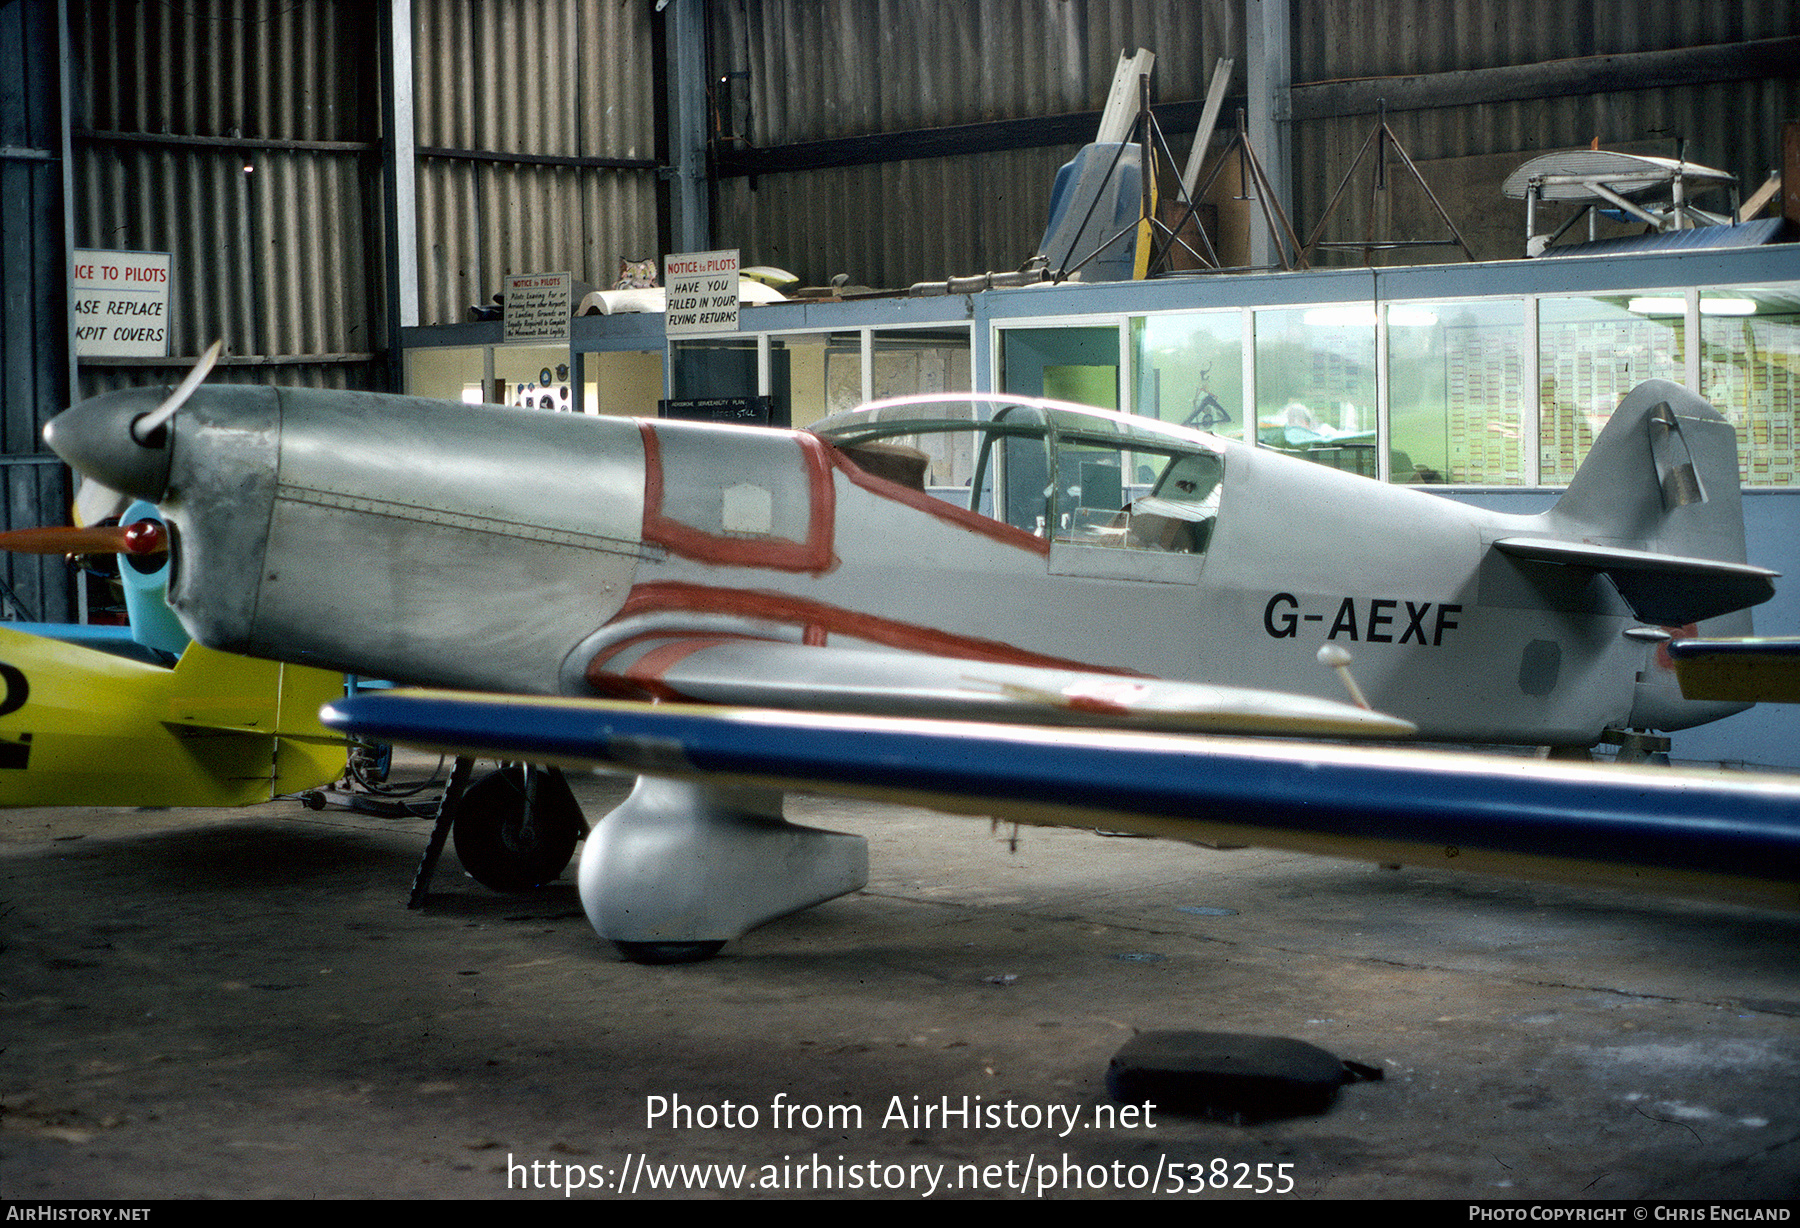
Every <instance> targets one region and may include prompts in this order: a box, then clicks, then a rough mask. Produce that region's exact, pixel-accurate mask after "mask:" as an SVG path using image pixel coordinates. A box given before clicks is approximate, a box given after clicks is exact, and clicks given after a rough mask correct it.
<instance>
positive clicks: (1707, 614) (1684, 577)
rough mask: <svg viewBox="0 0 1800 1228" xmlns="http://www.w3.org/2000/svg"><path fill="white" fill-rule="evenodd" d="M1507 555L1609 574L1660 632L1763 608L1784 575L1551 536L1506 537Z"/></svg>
mask: <svg viewBox="0 0 1800 1228" xmlns="http://www.w3.org/2000/svg"><path fill="white" fill-rule="evenodd" d="M1494 548H1495V549H1496V550H1498V551H1500V552H1501V553H1502V554H1509V555H1511V556H1512V557H1514V558H1520V559H1533V560H1535V561H1537V562H1540V563H1559V564H1562V565H1563V566H1566V567H1580V568H1585V569H1587V570H1589V571H1597V572H1601V573H1603V574H1604V575H1605V576H1606V577H1607V579H1609V580H1611V581H1612V582H1613V586H1614V587H1615V588H1617V589H1618V590H1619V596H1621V597H1623V598H1624V599H1625V604H1627V605H1629V606H1630V607H1631V610H1632V613H1634V614H1636V615H1637V616H1638V617H1639V618H1641V619H1643V620H1644V621H1645V622H1647V623H1654V624H1655V625H1657V626H1659V627H1684V626H1686V625H1687V624H1688V623H1697V622H1699V621H1700V620H1701V619H1705V618H1716V617H1718V616H1719V615H1721V614H1729V613H1731V612H1732V611H1733V610H1743V609H1747V608H1749V607H1750V606H1753V605H1760V604H1761V603H1762V602H1765V601H1767V600H1768V599H1769V598H1771V597H1773V596H1774V595H1775V579H1776V577H1777V576H1779V575H1780V574H1781V573H1780V572H1778V571H1770V570H1768V569H1767V568H1764V567H1752V566H1750V565H1749V564H1748V563H1727V562H1722V561H1720V560H1718V559H1694V558H1682V557H1679V556H1677V555H1672V554H1657V553H1655V552H1654V551H1649V550H1628V549H1625V548H1624V547H1622V546H1595V545H1590V544H1589V543H1587V542H1571V541H1560V540H1557V539H1555V538H1548V537H1503V538H1501V539H1500V540H1499V541H1496V542H1495V543H1494Z"/></svg>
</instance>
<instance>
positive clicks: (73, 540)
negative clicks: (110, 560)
mask: <svg viewBox="0 0 1800 1228" xmlns="http://www.w3.org/2000/svg"><path fill="white" fill-rule="evenodd" d="M168 548H169V535H168V532H167V531H166V530H164V528H163V527H162V525H161V524H160V523H158V522H157V521H154V520H140V521H138V522H137V523H136V524H115V525H101V526H99V527H97V528H89V529H76V528H70V527H68V526H66V525H65V526H60V527H51V528H47V529H12V530H10V531H8V532H5V533H0V550H9V551H12V552H13V553H14V554H160V553H162V552H163V551H165V550H167V549H168Z"/></svg>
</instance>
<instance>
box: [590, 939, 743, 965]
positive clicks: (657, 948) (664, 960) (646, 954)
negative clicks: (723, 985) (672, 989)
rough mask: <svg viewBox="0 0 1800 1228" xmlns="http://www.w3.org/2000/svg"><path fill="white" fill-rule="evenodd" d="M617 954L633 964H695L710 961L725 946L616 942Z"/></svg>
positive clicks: (691, 943) (695, 943)
mask: <svg viewBox="0 0 1800 1228" xmlns="http://www.w3.org/2000/svg"><path fill="white" fill-rule="evenodd" d="M613 946H615V947H617V948H618V949H619V954H620V955H623V956H624V957H625V958H626V959H628V960H630V961H631V962H632V963H634V964H695V963H699V962H700V961H701V960H703V959H711V958H712V957H713V956H715V955H717V954H718V953H719V952H720V950H722V949H723V948H724V946H725V943H724V941H723V940H720V941H717V942H617V941H615V942H614V943H613Z"/></svg>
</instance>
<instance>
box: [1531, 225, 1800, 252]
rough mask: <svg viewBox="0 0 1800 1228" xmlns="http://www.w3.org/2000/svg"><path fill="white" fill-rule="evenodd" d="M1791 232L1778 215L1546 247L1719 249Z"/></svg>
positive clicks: (1750, 244)
mask: <svg viewBox="0 0 1800 1228" xmlns="http://www.w3.org/2000/svg"><path fill="white" fill-rule="evenodd" d="M1787 237H1791V236H1788V235H1787V222H1786V221H1785V220H1784V219H1782V218H1778V217H1767V218H1759V219H1758V220H1756V221H1753V222H1745V223H1744V224H1743V225H1741V226H1694V227H1690V228H1689V229H1687V230H1665V231H1662V232H1660V233H1658V234H1647V235H1630V236H1627V237H1624V238H1618V239H1599V240H1596V241H1595V242H1593V243H1567V244H1562V245H1559V246H1557V247H1552V248H1550V249H1548V250H1547V251H1545V253H1544V256H1545V257H1551V256H1613V255H1625V254H1628V253H1632V252H1677V251H1715V250H1718V249H1721V248H1729V247H1761V246H1762V245H1763V244H1765V243H1779V242H1782V241H1784V239H1785V238H1787Z"/></svg>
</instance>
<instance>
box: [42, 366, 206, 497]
mask: <svg viewBox="0 0 1800 1228" xmlns="http://www.w3.org/2000/svg"><path fill="white" fill-rule="evenodd" d="M223 346H224V343H223V342H222V341H215V342H213V344H212V345H211V347H209V348H208V349H207V351H206V353H205V354H203V355H202V356H201V358H200V361H199V362H197V363H195V364H194V368H193V370H191V371H189V372H188V374H187V378H186V379H184V380H182V381H181V384H180V386H179V387H177V388H176V389H175V391H173V392H172V393H170V394H169V395H168V396H166V397H162V396H160V395H159V394H160V391H161V390H160V389H156V388H120V389H117V390H116V391H113V392H108V393H103V394H102V395H100V396H97V397H91V398H89V399H88V400H86V401H83V402H82V403H81V404H79V405H76V406H73V407H72V408H70V409H66V410H64V411H63V412H62V413H60V414H58V415H57V416H56V417H55V418H53V419H51V420H50V422H49V423H48V424H46V425H45V427H44V442H46V443H48V444H49V445H50V447H51V449H52V450H54V451H55V452H56V454H57V455H58V456H60V457H62V458H63V459H64V460H65V461H67V462H69V464H70V465H72V466H74V467H75V468H76V469H79V470H80V471H81V472H83V473H85V474H87V475H88V476H89V477H92V478H94V479H95V480H97V481H99V482H101V483H103V484H104V485H106V486H108V487H110V488H112V489H113V490H117V491H122V492H123V493H125V494H128V495H133V496H135V497H136V498H139V499H145V500H148V501H149V502H151V503H159V502H161V500H162V497H163V493H164V491H165V490H166V489H167V487H168V484H169V432H168V430H166V429H165V428H166V427H167V425H168V423H169V420H170V419H171V418H173V417H174V416H175V414H176V413H177V411H179V410H180V409H181V407H182V406H183V405H184V404H186V403H187V400H188V398H189V397H191V396H192V395H193V394H194V389H196V388H198V387H199V386H200V384H201V381H203V380H204V379H205V378H206V376H207V373H208V372H210V371H211V370H212V368H213V364H214V363H216V362H217V361H218V358H219V352H220V350H221V349H222V348H223Z"/></svg>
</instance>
